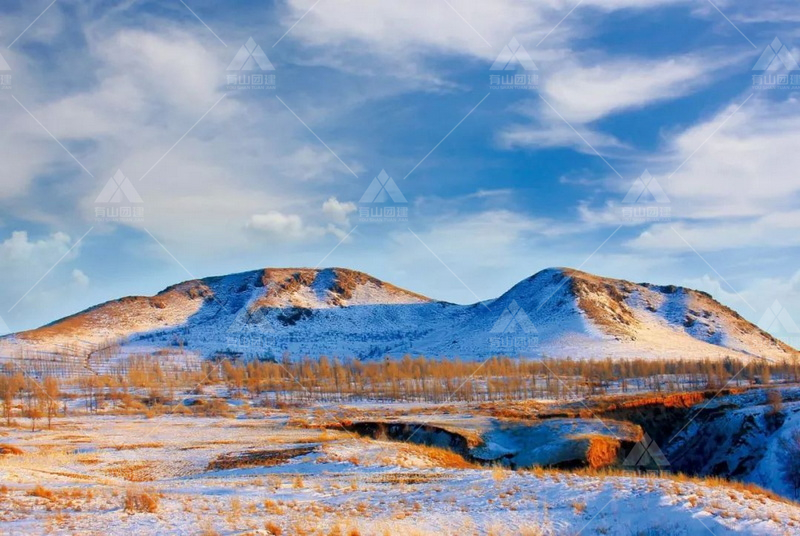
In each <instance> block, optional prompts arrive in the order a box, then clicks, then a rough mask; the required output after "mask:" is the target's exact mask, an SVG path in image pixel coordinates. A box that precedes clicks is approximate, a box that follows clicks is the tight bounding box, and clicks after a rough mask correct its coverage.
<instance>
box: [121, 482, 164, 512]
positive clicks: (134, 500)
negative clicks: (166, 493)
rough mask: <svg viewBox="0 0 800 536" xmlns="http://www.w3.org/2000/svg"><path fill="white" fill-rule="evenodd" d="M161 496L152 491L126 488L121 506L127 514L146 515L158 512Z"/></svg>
mask: <svg viewBox="0 0 800 536" xmlns="http://www.w3.org/2000/svg"><path fill="white" fill-rule="evenodd" d="M160 499H161V496H160V495H159V494H158V493H156V492H155V491H153V490H147V489H143V488H128V489H127V490H126V491H125V501H124V503H123V506H124V508H125V511H126V512H128V513H129V514H135V513H140V512H141V513H148V514H153V513H155V512H157V511H158V504H159V502H160Z"/></svg>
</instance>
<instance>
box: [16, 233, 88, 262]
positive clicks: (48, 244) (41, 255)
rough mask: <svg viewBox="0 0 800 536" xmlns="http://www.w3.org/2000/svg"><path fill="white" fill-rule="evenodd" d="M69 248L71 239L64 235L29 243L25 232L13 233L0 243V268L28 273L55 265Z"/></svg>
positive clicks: (54, 235)
mask: <svg viewBox="0 0 800 536" xmlns="http://www.w3.org/2000/svg"><path fill="white" fill-rule="evenodd" d="M70 246H71V239H70V237H69V235H67V234H65V233H61V232H57V233H53V234H51V235H50V236H49V237H47V238H42V239H39V240H36V241H31V240H30V239H29V238H28V233H27V231H14V232H12V233H11V236H10V237H9V238H7V239H5V240H4V241H3V242H2V243H0V266H2V267H3V268H4V269H7V270H19V271H20V272H28V271H29V270H35V269H36V268H38V267H40V266H44V265H48V264H52V263H55V262H56V261H58V259H59V258H61V257H62V256H63V255H64V254H66V253H67V251H69V248H70ZM76 249H77V248H76ZM74 251H75V250H73V252H74Z"/></svg>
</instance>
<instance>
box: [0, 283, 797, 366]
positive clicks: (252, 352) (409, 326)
mask: <svg viewBox="0 0 800 536" xmlns="http://www.w3.org/2000/svg"><path fill="white" fill-rule="evenodd" d="M112 340H120V341H123V343H124V346H125V347H126V348H127V349H128V350H130V351H156V350H158V349H162V348H164V347H170V346H180V347H182V348H186V349H189V350H193V351H196V352H197V353H199V354H201V355H204V356H212V355H215V354H218V353H229V354H234V355H243V356H249V357H256V356H260V357H264V356H272V357H280V356H282V355H284V354H285V353H288V354H290V355H291V356H294V357H299V356H312V357H316V356H319V355H329V356H341V357H351V356H355V357H361V358H382V357H384V356H386V355H389V356H395V357H399V356H402V355H405V354H412V355H427V356H431V357H437V356H438V357H456V356H458V357H462V358H467V359H483V358H486V357H488V356H491V355H511V356H529V357H541V356H551V357H576V358H603V357H609V356H610V357H673V358H678V357H684V358H707V357H725V356H731V357H738V358H749V357H752V356H759V357H766V358H770V359H778V360H783V359H784V358H787V357H790V356H791V355H793V354H794V353H795V351H794V350H793V349H792V348H790V347H788V346H786V345H784V344H783V343H781V342H779V341H776V340H775V339H774V338H773V337H771V336H770V335H768V334H767V333H765V332H763V331H761V330H760V329H758V328H757V327H756V326H754V325H752V324H751V323H749V322H747V321H746V320H744V319H742V318H741V317H740V316H739V315H738V314H736V313H735V312H734V311H732V310H730V309H728V308H727V307H724V306H722V305H721V304H719V303H717V302H716V301H715V300H714V299H713V298H711V297H710V296H709V295H707V294H705V293H702V292H698V291H694V290H690V289H685V288H681V287H673V286H668V287H658V286H653V285H649V284H634V283H631V282H628V281H623V280H617V279H608V278H602V277H597V276H594V275H591V274H587V273H584V272H579V271H576V270H571V269H562V268H551V269H547V270H543V271H541V272H539V273H537V274H535V275H533V276H531V277H529V278H528V279H525V280H524V281H521V282H520V283H518V284H517V285H515V286H514V287H513V288H511V289H510V290H509V291H508V292H506V293H505V294H503V295H502V296H500V297H499V298H497V299H494V300H489V301H485V302H481V303H477V304H473V305H455V304H451V303H446V302H441V301H434V300H431V299H429V298H426V297H424V296H421V295H419V294H415V293H413V292H409V291H407V290H403V289H400V288H398V287H395V286H393V285H391V284H388V283H385V282H382V281H380V280H378V279H375V278H373V277H371V276H369V275H367V274H364V273H361V272H356V271H353V270H346V269H341V268H329V269H323V270H314V269H266V270H259V271H252V272H244V273H239V274H232V275H227V276H222V277H211V278H206V279H200V280H195V281H188V282H185V283H181V284H179V285H176V286H174V287H170V288H168V289H166V290H164V291H163V292H161V293H159V294H158V295H156V296H154V297H150V298H147V297H133V298H123V299H121V300H116V301H112V302H108V303H106V304H102V305H99V306H97V307H94V308H92V309H89V310H87V311H84V312H82V313H78V314H76V315H73V316H71V317H68V318H66V319H63V320H60V321H58V322H55V323H53V324H50V325H48V326H45V327H43V328H39V329H36V330H32V331H28V332H23V333H19V334H17V335H15V336H13V337H11V338H7V339H5V340H3V341H2V346H0V350H4V352H5V353H7V352H8V351H9V349H11V350H14V349H16V350H21V349H40V350H41V349H44V350H51V351H52V350H57V349H58V348H63V347H65V346H71V345H73V346H74V345H75V344H76V341H83V342H82V343H81V344H91V345H94V346H101V345H102V344H104V343H107V342H108V341H112Z"/></svg>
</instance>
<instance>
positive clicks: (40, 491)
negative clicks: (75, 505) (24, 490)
mask: <svg viewBox="0 0 800 536" xmlns="http://www.w3.org/2000/svg"><path fill="white" fill-rule="evenodd" d="M28 495H30V496H31V497H41V498H42V499H47V500H48V501H52V500H53V499H55V497H56V495H55V493H53V491H52V490H49V489H47V488H45V487H44V486H42V485H41V484H36V487H34V488H33V489H32V490H31V491H29V492H28Z"/></svg>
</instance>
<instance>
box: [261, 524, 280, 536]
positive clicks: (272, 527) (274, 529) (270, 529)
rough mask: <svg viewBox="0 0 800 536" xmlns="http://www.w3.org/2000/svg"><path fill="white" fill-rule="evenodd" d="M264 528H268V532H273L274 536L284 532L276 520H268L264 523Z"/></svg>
mask: <svg viewBox="0 0 800 536" xmlns="http://www.w3.org/2000/svg"><path fill="white" fill-rule="evenodd" d="M264 529H266V531H267V533H268V534H271V535H272V536H281V534H283V529H282V528H281V526H280V525H278V524H277V523H275V522H274V521H267V522H266V523H264Z"/></svg>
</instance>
